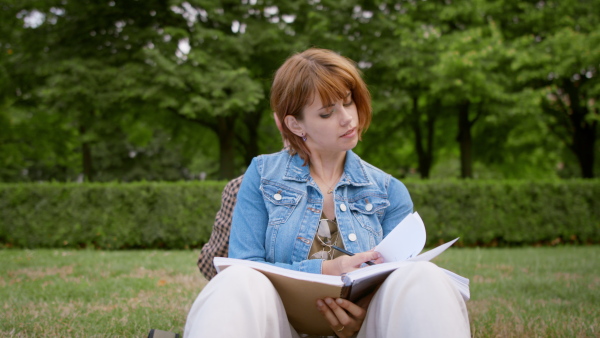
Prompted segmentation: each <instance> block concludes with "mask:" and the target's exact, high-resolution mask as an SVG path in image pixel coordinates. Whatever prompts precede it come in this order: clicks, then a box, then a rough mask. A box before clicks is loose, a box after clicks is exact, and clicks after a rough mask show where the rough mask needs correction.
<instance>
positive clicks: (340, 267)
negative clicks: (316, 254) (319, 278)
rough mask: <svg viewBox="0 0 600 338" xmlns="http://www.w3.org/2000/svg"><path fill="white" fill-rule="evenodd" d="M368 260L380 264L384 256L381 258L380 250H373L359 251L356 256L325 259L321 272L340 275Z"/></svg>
mask: <svg viewBox="0 0 600 338" xmlns="http://www.w3.org/2000/svg"><path fill="white" fill-rule="evenodd" d="M368 261H373V262H374V263H376V264H380V263H383V258H381V254H380V253H379V252H375V251H373V250H370V251H365V252H361V253H357V254H355V255H354V256H340V257H338V258H336V259H332V260H327V261H324V262H323V265H322V266H321V273H322V274H324V275H333V276H339V275H341V274H343V273H346V272H350V271H354V270H356V269H358V268H360V266H361V264H363V263H365V262H368Z"/></svg>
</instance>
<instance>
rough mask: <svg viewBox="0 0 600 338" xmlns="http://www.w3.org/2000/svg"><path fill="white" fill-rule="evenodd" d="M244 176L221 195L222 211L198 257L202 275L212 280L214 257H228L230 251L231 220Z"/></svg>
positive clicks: (228, 186)
mask: <svg viewBox="0 0 600 338" xmlns="http://www.w3.org/2000/svg"><path fill="white" fill-rule="evenodd" d="M242 178H243V176H240V177H238V178H234V179H233V180H231V181H229V183H227V185H226V186H225V188H224V189H223V194H222V195H221V209H220V210H219V211H218V212H217V216H216V217H215V223H214V224H213V230H212V233H211V234H210V239H209V241H208V243H206V244H204V246H203V247H202V250H200V256H199V257H198V268H199V269H200V273H202V274H203V275H204V277H206V279H208V280H211V279H212V278H213V277H214V276H215V275H216V274H217V271H216V270H215V267H214V265H213V258H214V257H227V252H228V251H229V232H230V231H231V218H232V216H233V207H235V202H236V201H237V194H238V191H239V190H240V184H242Z"/></svg>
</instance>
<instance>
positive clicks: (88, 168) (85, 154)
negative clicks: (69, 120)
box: [79, 126, 94, 182]
mask: <svg viewBox="0 0 600 338" xmlns="http://www.w3.org/2000/svg"><path fill="white" fill-rule="evenodd" d="M85 133H86V129H85V127H84V126H80V127H79V136H80V137H82V138H84V137H83V136H84V135H85ZM81 158H82V165H83V177H84V180H85V181H88V182H92V181H93V180H94V177H93V166H92V148H91V146H90V143H89V142H86V141H83V142H82V143H81Z"/></svg>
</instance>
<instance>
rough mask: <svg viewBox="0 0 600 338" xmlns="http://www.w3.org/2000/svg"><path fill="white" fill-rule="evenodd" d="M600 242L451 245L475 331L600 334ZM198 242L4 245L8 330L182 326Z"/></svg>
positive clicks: (132, 332)
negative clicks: (123, 246) (192, 246)
mask: <svg viewBox="0 0 600 338" xmlns="http://www.w3.org/2000/svg"><path fill="white" fill-rule="evenodd" d="M598 257H600V246H579V247H570V246H563V247H552V248H550V247H540V248H532V247H528V248H510V249H494V248H486V249H479V248H468V249H466V248H451V249H449V250H448V251H446V252H444V253H443V254H442V255H441V256H439V257H438V258H436V260H435V262H436V263H437V264H438V265H440V266H442V267H445V268H447V269H449V270H452V271H454V272H457V273H459V274H461V275H463V276H465V277H468V278H470V279H471V296H472V299H471V301H469V303H468V308H469V313H470V319H471V328H472V333H473V336H475V337H599V336H600V327H599V322H600V292H599V291H600V289H599V286H600V261H599V260H598ZM196 258H197V251H94V250H81V251H75V250H52V249H44V250H0V307H1V309H2V310H1V311H2V312H1V316H0V336H2V337H44V336H46V337H47V336H52V337H56V336H61V337H65V336H73V337H90V336H110V337H119V336H120V337H144V336H146V335H147V333H148V331H149V329H151V328H157V329H161V330H165V331H173V332H179V333H181V332H183V325H184V323H185V317H186V313H187V310H188V309H189V307H190V306H191V304H192V301H193V300H194V298H195V296H196V295H197V293H198V292H199V291H200V290H201V288H202V287H203V285H205V283H206V280H205V279H204V278H202V277H201V276H200V274H199V273H198V270H197V268H196V266H195V262H196Z"/></svg>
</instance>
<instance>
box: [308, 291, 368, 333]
mask: <svg viewBox="0 0 600 338" xmlns="http://www.w3.org/2000/svg"><path fill="white" fill-rule="evenodd" d="M372 297H373V293H371V294H370V295H369V296H367V297H365V298H363V299H361V300H360V301H359V302H358V303H359V304H360V305H358V304H354V303H352V302H351V301H349V300H346V299H342V298H337V299H332V298H325V299H319V300H317V309H319V312H321V314H322V315H323V317H325V319H326V320H327V321H328V322H329V326H331V328H332V329H333V331H334V332H335V334H336V335H337V336H338V337H351V336H352V335H353V334H355V333H356V332H358V331H359V330H360V328H361V326H362V323H363V321H364V320H365V317H366V315H367V308H368V306H369V303H370V302H371V298H372Z"/></svg>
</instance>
